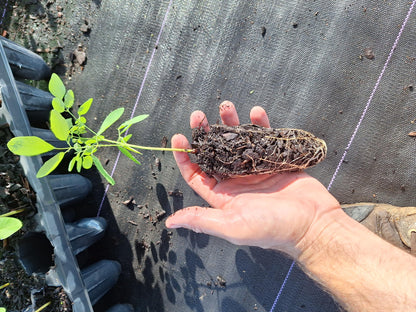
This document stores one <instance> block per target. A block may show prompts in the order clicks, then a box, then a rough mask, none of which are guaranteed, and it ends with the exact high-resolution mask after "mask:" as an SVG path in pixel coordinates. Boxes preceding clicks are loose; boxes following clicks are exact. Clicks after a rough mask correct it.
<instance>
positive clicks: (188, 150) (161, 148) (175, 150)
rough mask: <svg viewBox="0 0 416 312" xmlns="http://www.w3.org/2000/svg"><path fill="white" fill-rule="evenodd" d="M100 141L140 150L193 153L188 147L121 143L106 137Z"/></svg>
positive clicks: (193, 150)
mask: <svg viewBox="0 0 416 312" xmlns="http://www.w3.org/2000/svg"><path fill="white" fill-rule="evenodd" d="M102 141H104V142H108V143H113V144H116V145H117V146H123V145H126V146H128V147H131V148H137V149H142V150H150V151H167V152H184V153H195V149H189V148H173V147H151V146H142V145H134V144H130V143H123V144H121V142H117V141H113V140H108V139H103V140H102ZM101 146H103V145H101Z"/></svg>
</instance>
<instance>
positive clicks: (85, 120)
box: [75, 116, 87, 125]
mask: <svg viewBox="0 0 416 312" xmlns="http://www.w3.org/2000/svg"><path fill="white" fill-rule="evenodd" d="M86 122H87V119H86V118H85V117H84V116H81V117H79V118H78V119H77V120H75V124H77V125H83V124H85V123H86Z"/></svg>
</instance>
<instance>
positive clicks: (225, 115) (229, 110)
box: [220, 101, 240, 126]
mask: <svg viewBox="0 0 416 312" xmlns="http://www.w3.org/2000/svg"><path fill="white" fill-rule="evenodd" d="M220 116H221V120H222V123H223V124H224V125H227V126H238V125H239V124H240V121H239V119H238V115H237V111H236V109H235V106H234V104H233V103H231V102H230V101H224V102H222V103H221V104H220Z"/></svg>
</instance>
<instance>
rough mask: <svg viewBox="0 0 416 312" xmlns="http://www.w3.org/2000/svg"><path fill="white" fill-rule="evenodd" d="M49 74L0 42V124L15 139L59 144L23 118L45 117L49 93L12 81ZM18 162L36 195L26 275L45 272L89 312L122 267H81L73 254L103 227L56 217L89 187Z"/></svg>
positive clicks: (115, 310)
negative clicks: (38, 174) (35, 138)
mask: <svg viewBox="0 0 416 312" xmlns="http://www.w3.org/2000/svg"><path fill="white" fill-rule="evenodd" d="M49 76H50V69H49V68H48V66H47V65H46V63H44V61H43V60H42V58H40V57H39V56H38V55H37V54H34V53H33V52H31V51H29V50H27V49H24V48H22V47H20V46H18V45H16V44H15V43H13V42H11V41H9V40H7V39H4V38H1V39H0V100H1V103H2V105H1V107H0V120H1V121H2V123H3V124H4V123H7V124H8V125H9V127H10V130H11V132H12V133H13V134H14V135H15V136H30V135H37V136H40V137H42V138H44V139H45V140H47V141H49V142H51V143H52V144H59V143H60V142H58V140H56V139H55V138H54V136H53V134H52V133H51V132H50V131H47V130H43V129H36V128H32V127H31V124H30V122H29V119H28V113H29V115H30V114H32V116H35V117H39V116H42V114H43V116H44V115H45V112H47V111H48V110H49V109H50V104H51V103H50V102H51V100H52V97H51V96H50V94H49V93H47V92H45V91H41V90H38V89H36V88H33V87H31V86H28V85H26V84H24V83H22V82H19V81H15V77H19V78H23V79H31V80H39V79H47V78H48V77H49ZM22 99H23V100H24V102H23V101H22ZM34 112H35V113H36V112H38V113H39V112H41V114H40V115H39V114H38V115H37V114H33V113H34ZM20 164H21V165H22V167H23V170H24V173H25V175H26V177H27V179H28V181H29V183H30V185H31V187H32V188H33V190H34V191H35V193H36V198H37V199H36V206H37V214H36V218H37V221H38V227H37V229H36V231H35V232H31V233H28V234H26V235H25V236H24V237H23V238H22V239H21V241H20V243H19V248H18V249H19V250H18V251H19V259H20V261H21V263H22V264H23V267H24V268H25V270H26V271H27V272H28V273H29V274H31V273H44V274H45V277H46V281H47V283H48V284H49V285H50V286H62V287H63V288H64V290H65V291H66V293H67V294H68V295H69V297H70V299H71V300H72V303H73V306H72V307H73V311H75V312H89V311H93V305H94V304H95V303H96V302H97V301H98V300H99V299H100V298H101V297H102V296H103V295H104V294H105V293H106V292H107V291H108V290H109V289H110V288H111V287H112V286H113V285H114V284H115V283H116V281H117V279H118V276H119V274H120V270H121V266H120V264H119V263H118V262H116V261H112V260H100V261H98V262H96V263H94V264H92V265H90V266H88V267H86V268H82V269H80V267H79V266H78V263H77V259H76V255H77V254H78V253H80V252H82V251H83V250H85V249H87V248H88V247H89V246H90V245H92V244H93V243H94V242H96V241H97V240H99V239H100V238H101V237H102V236H103V235H104V231H105V229H106V226H107V223H106V221H105V219H103V218H101V217H97V218H83V219H80V220H76V221H74V222H71V223H65V222H64V218H63V217H62V215H63V214H62V213H61V212H64V209H67V208H66V207H68V206H71V205H73V204H74V203H76V202H77V201H79V200H81V199H82V198H85V197H86V196H88V193H89V191H90V190H91V183H90V181H89V180H88V179H86V178H84V177H82V176H80V175H78V174H64V175H51V176H49V177H48V178H43V179H38V178H36V172H37V171H38V169H39V168H40V167H41V165H42V158H41V157H40V156H36V157H25V156H23V157H21V158H20ZM61 209H62V210H61ZM41 253H45V254H44V255H42V254H41ZM52 254H53V259H54V260H53V262H52V261H51V259H52ZM108 311H111V312H122V311H131V307H130V306H129V305H123V304H119V305H116V306H113V307H111V308H110V310H108Z"/></svg>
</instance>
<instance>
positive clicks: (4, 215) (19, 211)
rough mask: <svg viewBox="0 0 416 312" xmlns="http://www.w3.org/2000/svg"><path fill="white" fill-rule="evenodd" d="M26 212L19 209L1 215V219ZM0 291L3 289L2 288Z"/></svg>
mask: <svg viewBox="0 0 416 312" xmlns="http://www.w3.org/2000/svg"><path fill="white" fill-rule="evenodd" d="M25 210H26V209H24V208H22V209H19V210H12V211H9V212H7V213H4V214H2V215H0V218H1V217H8V216H12V215H15V214H18V213H21V212H23V211H25ZM0 289H1V288H0Z"/></svg>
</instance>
